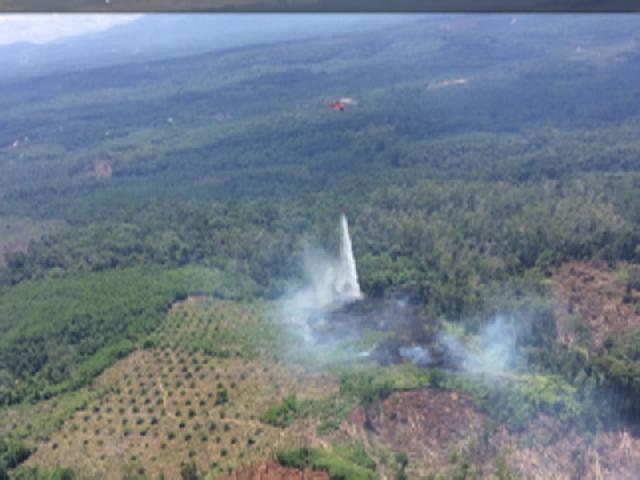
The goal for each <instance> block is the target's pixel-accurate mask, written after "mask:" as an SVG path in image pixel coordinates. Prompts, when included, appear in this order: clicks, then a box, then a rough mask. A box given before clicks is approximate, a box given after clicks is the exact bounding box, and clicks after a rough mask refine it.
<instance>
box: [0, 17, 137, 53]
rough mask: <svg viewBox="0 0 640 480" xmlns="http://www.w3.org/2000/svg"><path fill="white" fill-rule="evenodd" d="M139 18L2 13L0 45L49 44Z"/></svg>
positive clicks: (0, 18)
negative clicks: (22, 43)
mask: <svg viewBox="0 0 640 480" xmlns="http://www.w3.org/2000/svg"><path fill="white" fill-rule="evenodd" d="M137 17H139V15H123V14H69V13H47V14H3V15H0V45H8V44H11V43H17V42H31V43H47V42H51V41H54V40H58V39H61V38H64V37H69V36H74V35H82V34H84V33H92V32H98V31H100V30H106V29H108V28H110V27H112V26H114V25H119V24H123V23H128V22H131V21H133V20H135V19H136V18H137Z"/></svg>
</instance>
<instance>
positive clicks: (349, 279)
mask: <svg viewBox="0 0 640 480" xmlns="http://www.w3.org/2000/svg"><path fill="white" fill-rule="evenodd" d="M304 275H305V284H304V286H303V287H302V288H300V289H298V290H296V291H294V292H293V293H292V294H291V295H288V296H287V297H286V298H285V299H284V300H283V302H282V318H283V319H284V320H285V322H286V323H287V324H289V325H293V326H294V327H296V328H297V329H298V331H299V332H300V333H302V335H303V337H304V338H305V339H306V340H309V339H310V338H311V326H312V324H314V325H316V326H318V325H319V324H321V323H322V321H323V317H324V314H326V313H327V312H329V311H331V310H334V309H337V308H340V307H342V306H344V305H346V304H347V303H351V302H354V301H356V300H358V299H360V298H362V292H361V290H360V284H359V283H358V273H357V270H356V262H355V258H354V256H353V249H352V245H351V237H350V236H349V226H348V223H347V218H346V217H345V216H344V215H342V216H341V217H340V252H339V256H338V257H335V256H331V255H329V254H328V253H326V252H325V251H324V250H322V249H319V248H312V247H310V246H309V245H307V246H306V247H305V250H304Z"/></svg>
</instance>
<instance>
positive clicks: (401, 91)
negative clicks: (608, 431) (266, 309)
mask: <svg viewBox="0 0 640 480" xmlns="http://www.w3.org/2000/svg"><path fill="white" fill-rule="evenodd" d="M638 26H640V24H639V23H638V19H637V18H633V17H625V18H622V17H612V18H601V17H600V18H597V19H596V18H590V17H587V18H581V19H575V18H570V17H562V16H561V17H555V18H553V19H548V18H547V19H543V18H541V17H536V16H531V17H525V18H522V19H520V21H519V22H518V23H517V24H512V23H510V22H509V19H508V18H506V17H501V16H489V17H486V18H475V17H474V19H472V20H470V19H467V18H464V17H433V18H431V17H427V18H423V19H420V20H417V21H416V22H414V23H411V24H409V25H405V26H403V27H402V28H399V27H393V28H389V29H386V30H382V31H378V32H375V33H372V32H364V33H358V34H354V35H351V36H336V37H332V38H328V39H322V40H305V41H303V42H291V43H286V42H284V43H277V44H273V45H265V46H256V47H247V48H238V49H233V50H229V51H224V52H217V53H215V54H207V55H200V56H197V57H190V58H184V59H178V60H168V61H163V62H154V63H145V64H134V65H124V66H115V67H109V68H106V69H102V70H95V71H87V72H81V73H75V74H72V73H69V74H61V75H57V76H53V77H47V78H42V79H33V80H29V81H27V82H23V83H19V84H15V85H8V86H4V87H3V95H2V97H0V108H2V111H3V116H2V118H1V119H0V146H3V148H2V150H0V215H2V216H3V217H6V218H9V217H26V218H29V219H31V220H32V221H33V222H36V224H37V223H38V222H41V223H43V224H44V222H49V221H52V220H55V221H57V222H60V225H62V226H61V227H60V228H57V229H56V230H55V231H53V232H47V233H46V234H45V235H44V236H42V237H41V238H38V239H37V240H34V241H32V242H30V243H29V244H28V247H27V246H26V245H25V248H22V249H15V251H9V252H8V253H7V254H6V255H5V261H4V262H2V263H0V405H10V404H16V403H20V402H33V403H35V402H38V401H40V400H42V399H47V398H51V397H53V396H56V395H59V394H62V393H64V392H68V391H72V390H74V389H76V388H78V387H80V386H82V385H85V384H86V383H87V382H89V381H90V380H91V379H92V378H94V377H95V376H96V375H97V374H98V373H100V372H101V371H102V370H103V369H104V368H105V367H107V366H108V365H110V364H112V363H113V362H114V361H115V360H116V359H118V358H121V357H122V356H124V355H126V354H127V353H128V352H130V351H131V350H132V349H134V348H136V347H137V346H140V345H142V344H143V342H144V340H145V339H146V338H147V337H148V335H149V334H151V333H152V332H153V331H154V330H155V328H156V327H157V326H158V325H159V324H160V322H161V319H162V318H163V316H164V315H165V313H166V312H167V310H168V308H169V307H170V305H171V304H172V303H173V302H174V301H175V300H178V299H184V298H185V297H186V296H187V295H188V294H189V293H206V294H211V295H214V296H216V297H219V298H230V299H238V300H244V299H249V298H267V299H276V298H278V297H279V296H280V295H282V294H283V292H285V291H286V289H287V288H288V286H290V284H291V282H292V279H296V278H299V277H300V274H301V261H300V258H299V254H300V252H301V248H302V245H303V243H304V241H305V240H306V239H308V238H313V239H315V241H317V242H318V243H321V244H324V245H330V246H333V247H335V246H336V243H335V242H336V235H335V224H336V219H337V217H338V215H339V213H340V212H341V211H346V212H347V215H348V216H349V221H350V224H351V233H352V237H353V244H354V250H355V257H356V260H357V264H358V270H359V273H360V280H361V285H362V287H363V290H364V291H365V293H366V294H367V295H369V296H384V295H385V294H386V293H389V292H391V291H394V290H398V289H403V290H407V291H411V292H413V293H414V294H415V295H416V297H417V298H418V300H419V301H420V302H421V304H422V305H423V306H424V309H425V311H426V312H428V314H429V315H430V316H431V317H434V318H438V319H441V320H443V321H448V322H454V323H457V324H459V325H461V326H462V328H464V329H465V330H466V331H468V332H474V331H477V330H478V329H479V328H480V327H481V325H483V324H484V323H485V322H486V320H487V319H488V318H490V317H491V316H492V315H494V314H495V313H498V312H501V311H505V310H508V309H517V308H520V307H521V306H522V305H525V304H527V302H529V301H534V302H539V303H536V305H538V306H539V305H543V307H540V308H538V309H537V310H535V311H536V312H538V313H537V314H536V315H538V317H537V319H538V320H539V322H540V324H541V325H543V327H542V328H541V330H543V329H544V328H547V327H549V328H550V330H549V331H546V332H545V334H544V335H543V334H540V335H538V336H536V337H535V341H532V342H530V343H531V344H529V345H527V346H528V347H529V349H528V350H527V352H528V355H529V360H530V362H531V364H532V366H533V368H534V369H535V370H536V371H539V372H547V373H554V374H558V375H561V376H563V377H564V378H565V379H566V380H567V381H568V382H569V383H570V384H571V385H573V386H574V387H575V388H577V391H576V392H577V393H576V395H577V396H578V397H579V396H580V395H583V396H584V398H587V397H589V398H590V399H591V396H590V395H591V394H592V392H593V391H595V390H597V389H598V388H602V390H599V392H601V393H600V394H601V395H602V397H601V399H600V400H594V401H596V402H597V401H602V402H604V403H606V404H607V405H609V404H612V405H613V406H614V409H616V412H617V413H620V414H622V415H624V416H625V418H634V419H637V418H638V416H639V415H640V405H639V404H638V398H640V364H638V360H639V358H638V351H640V339H639V338H640V337H639V332H637V331H633V332H631V334H630V335H627V336H623V337H615V338H614V337H612V338H610V339H609V340H608V343H607V348H605V349H603V350H601V351H598V352H587V353H585V352H584V351H582V350H577V349H575V348H573V349H572V348H569V347H561V346H558V345H555V344H554V341H555V337H554V334H555V332H554V331H553V327H552V325H553V322H552V321H549V318H551V316H552V315H553V307H552V305H551V300H550V298H551V296H550V295H551V292H550V282H549V279H550V277H551V274H552V272H553V270H554V269H555V268H556V267H558V266H560V265H561V264H563V263H564V262H567V261H571V260H590V261H597V262H601V263H602V264H604V265H608V266H610V267H611V268H613V267H615V266H616V265H618V264H624V265H633V264H638V263H640V135H639V131H640V102H639V101H638V100H640V85H639V84H638V82H637V79H638V78H640V55H639V54H638V49H637V46H638V43H639V42H640V35H639V33H638V32H640V29H638ZM345 95H349V96H351V97H353V98H354V99H356V100H357V103H356V104H355V105H349V106H348V108H347V109H346V110H345V111H344V112H336V111H333V110H330V109H328V108H327V107H326V105H325V103H326V102H327V101H328V100H330V99H333V98H339V97H341V96H345ZM0 241H2V239H1V238H0ZM0 251H1V250H0ZM636 282H637V280H635V279H634V277H633V276H631V277H630V279H629V281H628V288H629V291H631V290H633V289H636V290H637V289H638V288H639V285H637V284H636ZM633 298H634V297H629V301H630V302H633V301H634V300H633ZM532 299H533V300H532ZM536 308H537V307H536ZM635 308H636V309H640V306H639V305H636V307H635ZM545 322H546V323H545ZM431 383H432V384H433V385H436V386H437V385H440V384H441V386H446V383H447V382H446V381H445V380H442V379H441V380H440V383H438V380H432V382H431ZM612 396H613V397H612ZM611 398H615V399H616V400H615V401H614V402H610V399H611ZM490 400H491V402H494V400H495V399H490ZM516 401H517V400H516ZM590 401H591V400H590ZM494 403H495V404H497V405H502V404H501V403H499V401H497V400H496V401H495V402H494ZM507 403H508V402H507ZM505 411H509V410H508V408H505ZM595 411H597V407H594V408H592V409H589V410H588V412H589V415H594V412H595ZM604 413H606V412H604V411H603V415H604ZM587 423H588V422H587ZM594 424H598V422H597V421H595V422H591V423H590V425H591V427H593V425H594ZM0 447H2V448H4V449H5V450H7V449H8V448H12V447H5V446H4V444H0ZM2 452H3V450H1V449H0V453H2ZM303 453H304V455H302V454H301V453H299V452H298V453H295V452H294V453H283V454H282V456H283V461H284V462H289V463H291V464H302V465H309V464H312V463H313V462H321V461H324V460H326V459H324V460H323V459H322V458H320V457H322V455H323V454H322V453H321V452H317V451H305V452H303ZM3 455H4V454H3ZM296 455H297V456H296ZM300 455H302V457H300ZM298 457H300V458H298ZM343 461H344V462H347V460H344V459H340V462H343ZM296 462H297V463H296ZM327 462H328V460H327ZM336 462H337V461H336ZM340 462H337V464H338V466H337V467H335V468H338V469H339V468H347V467H345V466H344V465H343V463H340ZM345 464H346V463H345ZM348 468H353V469H356V470H358V471H359V472H360V473H359V474H361V476H362V478H369V476H368V475H369V474H370V472H369V471H368V470H367V468H368V466H367V465H364V466H363V465H359V464H357V462H355V463H353V464H352V463H349V467H348ZM1 472H2V470H0V478H4V477H2V473H1ZM66 474H67V473H65V472H62V473H60V475H66ZM25 475H26V474H25ZM34 475H35V474H34ZM19 478H22V477H19ZM25 478H31V477H25ZM33 478H38V477H35V476H34V477H33ZM54 478H67V477H64V476H60V477H54Z"/></svg>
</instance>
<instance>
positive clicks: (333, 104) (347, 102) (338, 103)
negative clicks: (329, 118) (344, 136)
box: [327, 98, 355, 112]
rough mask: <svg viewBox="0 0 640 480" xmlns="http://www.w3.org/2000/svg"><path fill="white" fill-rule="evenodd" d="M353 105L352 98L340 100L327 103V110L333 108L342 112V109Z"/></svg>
mask: <svg viewBox="0 0 640 480" xmlns="http://www.w3.org/2000/svg"><path fill="white" fill-rule="evenodd" d="M352 103H355V102H354V100H353V98H341V99H340V100H336V101H335V102H331V103H328V104H327V106H328V107H329V108H333V109H334V110H340V111H341V112H344V109H345V107H346V106H347V105H350V104H352Z"/></svg>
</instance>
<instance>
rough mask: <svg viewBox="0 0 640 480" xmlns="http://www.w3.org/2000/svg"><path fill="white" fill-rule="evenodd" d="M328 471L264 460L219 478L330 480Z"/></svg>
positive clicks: (222, 479) (245, 479)
mask: <svg viewBox="0 0 640 480" xmlns="http://www.w3.org/2000/svg"><path fill="white" fill-rule="evenodd" d="M329 478H330V477H329V474H327V473H326V472H321V471H316V470H311V469H305V470H299V469H297V468H288V467H283V466H282V465H280V464H278V463H276V462H264V463H261V464H260V465H256V466H253V467H249V468H246V469H242V470H240V471H237V472H233V473H231V474H230V475H223V476H221V477H218V479H217V480H329Z"/></svg>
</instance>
